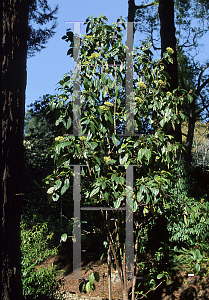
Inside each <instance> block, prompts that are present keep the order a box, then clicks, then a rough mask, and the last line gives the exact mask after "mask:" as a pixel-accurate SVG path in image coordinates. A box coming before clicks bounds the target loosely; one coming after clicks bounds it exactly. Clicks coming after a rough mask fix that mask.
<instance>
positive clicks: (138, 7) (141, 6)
mask: <svg viewBox="0 0 209 300" xmlns="http://www.w3.org/2000/svg"><path fill="white" fill-rule="evenodd" d="M155 4H156V1H153V2H151V3H147V4H142V5H135V9H141V8H147V7H148V6H151V5H155Z"/></svg>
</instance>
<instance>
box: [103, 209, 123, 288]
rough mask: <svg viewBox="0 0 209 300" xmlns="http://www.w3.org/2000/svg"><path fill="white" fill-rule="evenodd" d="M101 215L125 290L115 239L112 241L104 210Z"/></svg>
mask: <svg viewBox="0 0 209 300" xmlns="http://www.w3.org/2000/svg"><path fill="white" fill-rule="evenodd" d="M101 213H102V216H103V219H104V223H105V228H106V231H107V235H108V239H109V242H110V247H111V250H112V254H113V257H114V259H115V264H116V269H117V271H118V275H119V277H120V282H121V288H122V290H123V289H124V282H123V278H122V277H123V273H122V272H121V267H120V266H119V262H118V259H117V255H116V250H115V247H114V242H113V239H112V235H111V233H110V231H109V230H108V227H107V223H106V219H105V216H104V212H103V211H102V210H101Z"/></svg>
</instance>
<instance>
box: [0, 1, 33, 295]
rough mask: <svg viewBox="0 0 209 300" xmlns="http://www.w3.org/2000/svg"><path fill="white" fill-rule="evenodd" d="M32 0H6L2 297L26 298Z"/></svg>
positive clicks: (4, 22) (4, 26)
mask: <svg viewBox="0 0 209 300" xmlns="http://www.w3.org/2000/svg"><path fill="white" fill-rule="evenodd" d="M27 30H28V1H27V0H11V1H7V0H4V1H3V39H2V54H3V55H2V102H1V103H2V107H1V108H2V110H1V113H2V156H1V158H2V170H3V174H2V208H1V214H2V226H1V231H2V232H1V234H2V241H3V243H2V268H1V269H2V280H1V299H3V300H19V299H22V285H21V253H20V242H21V240H20V217H21V210H22V200H23V182H22V174H23V128H24V111H25V87H26V58H27V37H28V36H27Z"/></svg>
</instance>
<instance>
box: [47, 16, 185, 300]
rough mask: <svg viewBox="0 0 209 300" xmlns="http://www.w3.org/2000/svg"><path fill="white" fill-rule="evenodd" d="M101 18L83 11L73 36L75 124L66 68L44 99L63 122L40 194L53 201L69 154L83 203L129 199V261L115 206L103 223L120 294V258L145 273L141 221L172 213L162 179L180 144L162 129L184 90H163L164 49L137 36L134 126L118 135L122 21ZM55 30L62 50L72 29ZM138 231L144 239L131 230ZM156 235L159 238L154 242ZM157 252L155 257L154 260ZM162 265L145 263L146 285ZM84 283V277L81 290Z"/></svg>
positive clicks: (69, 172)
mask: <svg viewBox="0 0 209 300" xmlns="http://www.w3.org/2000/svg"><path fill="white" fill-rule="evenodd" d="M105 21H107V19H106V17H104V16H103V15H100V16H99V17H98V18H93V17H89V18H88V19H87V21H86V24H87V29H86V35H85V36H84V38H83V39H82V40H81V55H80V62H81V89H80V101H81V106H80V113H81V122H80V126H78V125H77V122H78V120H79V118H78V114H77V115H75V116H73V113H74V114H75V107H74V104H75V103H74V102H75V95H72V94H73V88H74V92H75V87H74V85H73V84H74V78H73V72H70V73H69V74H67V75H66V74H65V76H64V77H63V80H61V81H60V88H59V90H60V94H59V96H54V97H52V99H51V102H50V108H51V110H54V109H56V110H57V112H58V113H57V120H56V124H57V125H62V126H63V135H62V136H58V137H56V138H55V141H54V144H53V146H52V148H51V151H50V154H51V156H53V157H54V163H55V166H56V168H55V170H54V171H53V174H51V175H49V176H48V177H47V178H46V183H47V184H49V189H48V194H49V195H51V198H52V199H53V200H54V201H57V200H58V199H59V197H60V196H62V195H63V194H64V193H65V191H66V190H67V189H68V188H69V186H70V180H71V179H72V177H73V172H74V171H73V169H72V167H71V165H74V164H75V160H76V163H77V162H79V164H85V165H86V166H87V168H83V167H82V170H81V175H82V180H84V181H85V182H86V183H87V184H86V186H85V187H84V188H83V189H82V191H81V193H82V204H83V206H86V204H90V205H91V206H98V205H99V206H104V207H105V206H107V205H108V206H109V207H112V208H116V209H117V208H119V207H122V208H125V207H126V208H127V207H129V205H130V211H131V212H130V214H131V215H132V213H133V212H134V225H133V226H134V232H135V241H134V243H135V246H136V252H135V261H134V262H133V261H130V259H129V258H128V257H125V235H124V233H125V222H124V217H125V216H124V215H123V213H122V212H120V213H119V212H117V213H115V231H111V230H110V228H107V236H108V239H109V243H110V247H111V252H112V255H113V257H114V259H115V264H116V268H117V271H118V274H119V276H120V280H121V288H122V290H123V299H124V300H127V299H128V291H129V288H130V282H129V280H128V276H127V275H126V271H127V270H126V267H125V265H126V264H127V265H129V266H131V265H132V268H133V264H134V268H135V275H136V274H138V273H140V271H141V273H142V274H144V275H145V274H146V270H145V269H146V268H145V265H143V263H142V261H140V259H142V257H143V258H144V257H146V249H147V248H146V247H148V249H150V248H149V247H150V245H151V244H152V243H151V244H149V243H148V241H149V234H148V232H149V228H153V226H154V224H155V223H160V219H161V216H164V217H165V219H166V218H169V215H170V214H172V212H171V206H172V205H171V203H172V201H173V200H172V196H171V194H170V192H169V189H170V187H171V184H172V183H171V181H170V180H171V179H172V166H173V164H174V163H175V161H176V159H178V155H179V153H180V152H181V145H180V144H179V143H177V142H176V141H174V139H173V137H172V136H170V135H166V134H165V131H166V130H168V129H169V128H171V127H175V124H176V123H178V122H179V121H180V117H181V116H182V117H183V114H182V115H181V116H180V115H179V114H178V113H177V107H178V105H179V104H182V102H183V101H184V99H185V97H187V95H186V94H185V93H184V92H180V91H178V93H176V92H175V91H173V92H170V90H169V87H168V82H167V77H166V73H165V64H164V62H166V61H167V59H168V60H171V57H170V55H169V51H170V49H168V50H167V52H166V53H167V55H166V56H165V59H160V60H157V61H152V53H151V51H150V46H151V45H150V43H148V42H144V43H143V45H142V47H141V48H136V49H135V50H134V52H133V62H134V75H135V77H134V79H133V92H134V106H133V107H132V112H133V115H134V132H133V134H132V135H131V136H127V135H121V134H122V133H123V132H124V129H125V127H126V126H127V127H129V126H130V122H128V121H127V120H128V118H129V117H130V114H129V113H128V111H127V110H126V105H125V104H126V97H125V88H126V86H125V77H126V65H125V63H126V46H124V45H123V44H122V36H123V35H122V27H123V28H125V24H124V20H122V19H118V20H117V22H116V23H113V25H107V24H106V22H105ZM63 38H64V39H65V40H66V41H71V45H70V49H69V52H68V53H71V56H72V55H73V54H72V53H73V41H72V32H70V31H67V34H66V36H64V37H63ZM166 57H167V58H166ZM73 126H77V127H78V128H79V127H80V132H79V131H78V136H74V135H72V132H73ZM133 166H135V170H134V176H135V178H134V187H133V188H132V184H133V183H131V182H130V184H129V185H128V182H126V179H127V178H126V170H131V168H133ZM127 181H128V179H127ZM127 185H128V186H129V187H127ZM127 188H128V189H129V191H127ZM127 203H128V204H127ZM127 205H128V206H127ZM172 217H173V218H174V219H175V218H176V217H177V216H176V215H175V214H174V215H172ZM125 218H126V222H129V221H128V220H130V219H131V217H130V215H129V216H128V217H125ZM127 218H128V219H127ZM155 225H156V224H155ZM75 226H77V225H76V223H75ZM164 228H166V225H165V226H164ZM127 234H128V232H127ZM142 234H143V236H144V238H145V239H144V240H142V239H140V238H139V237H140V236H141V235H142ZM161 236H164V238H165V240H160V239H159V240H158V241H157V243H156V244H155V248H154V249H152V250H150V251H153V252H152V259H153V260H155V259H156V258H155V257H158V256H156V253H159V252H162V255H161V256H159V257H161V258H162V259H164V258H163V257H164V255H165V256H166V253H167V250H166V249H167V248H166V247H167V246H168V245H167V244H166V237H165V235H164V234H161ZM160 242H162V243H163V246H162V247H160ZM143 249H144V250H143ZM144 251H145V252H144ZM159 257H158V258H157V259H159V261H160V260H161V258H159ZM137 259H138V261H137ZM159 261H158V263H159ZM164 271H165V270H163V269H160V268H151V269H150V272H148V274H146V275H147V276H148V282H147V286H148V290H149V289H154V288H155V287H156V286H157V285H159V284H160V279H161V278H162V277H163V276H164ZM159 273H160V274H159ZM91 282H92V281H91ZM135 282H136V281H133V288H132V299H134V295H135V292H134V291H135ZM89 288H90V285H89V284H88V285H87V291H88V290H89ZM147 292H148V291H147Z"/></svg>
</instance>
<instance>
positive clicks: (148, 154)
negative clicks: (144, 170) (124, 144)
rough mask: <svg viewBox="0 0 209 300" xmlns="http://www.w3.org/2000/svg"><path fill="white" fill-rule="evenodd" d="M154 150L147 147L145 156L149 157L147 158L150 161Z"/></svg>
mask: <svg viewBox="0 0 209 300" xmlns="http://www.w3.org/2000/svg"><path fill="white" fill-rule="evenodd" d="M151 155H152V152H151V150H150V149H145V156H146V158H147V160H148V161H149V160H150V158H151Z"/></svg>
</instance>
